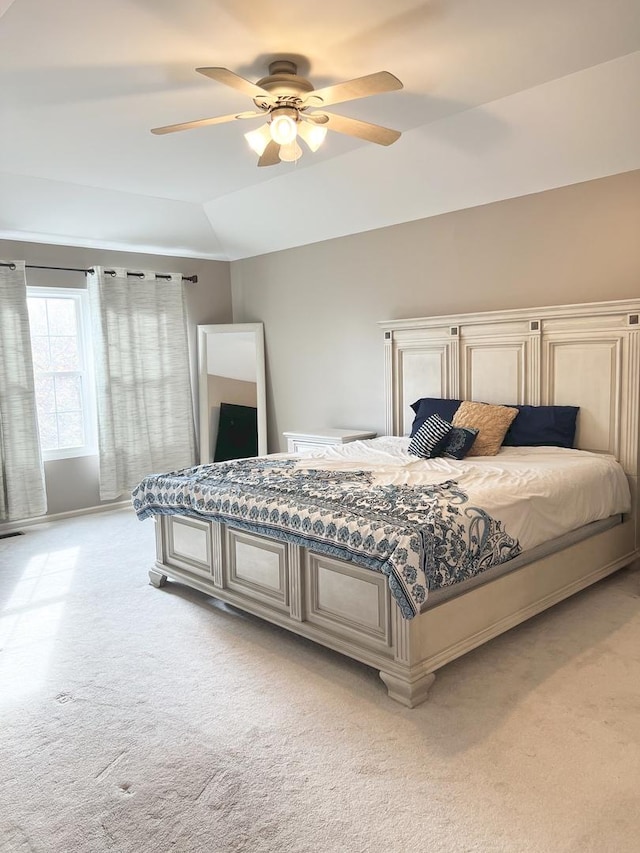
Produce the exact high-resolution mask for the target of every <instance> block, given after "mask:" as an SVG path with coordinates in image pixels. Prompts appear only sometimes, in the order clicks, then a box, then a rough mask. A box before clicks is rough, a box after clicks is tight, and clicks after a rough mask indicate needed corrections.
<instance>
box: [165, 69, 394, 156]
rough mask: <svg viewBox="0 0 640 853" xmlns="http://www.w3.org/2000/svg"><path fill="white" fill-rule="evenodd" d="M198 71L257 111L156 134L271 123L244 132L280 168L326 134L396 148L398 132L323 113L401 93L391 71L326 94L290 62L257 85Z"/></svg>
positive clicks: (173, 127) (229, 74)
mask: <svg viewBox="0 0 640 853" xmlns="http://www.w3.org/2000/svg"><path fill="white" fill-rule="evenodd" d="M196 71H198V72H199V73H200V74H204V76H205V77H210V78H211V79H212V80H216V81H217V82H218V83H224V84H225V85H226V86H231V88H233V89H237V90H238V91H239V92H242V94H243V95H248V96H249V97H250V98H251V99H252V100H253V103H254V105H255V107H256V109H255V110H253V111H249V112H241V113H233V114H231V115H226V116H216V117H214V118H203V119H199V120H197V121H186V122H183V123H182V124H169V125H166V126H165V127H154V128H153V129H152V131H151V133H156V134H163V133H175V131H178V130H191V129H192V128H194V127H204V126H205V125H208V124H222V123H223V122H227V121H233V120H234V119H253V118H266V124H264V125H262V126H261V127H260V128H258V130H253V131H250V132H249V133H245V138H246V139H247V142H248V143H249V145H250V146H251V148H252V149H253V150H254V151H255V152H256V153H257V154H258V157H259V159H258V166H275V165H276V164H277V163H280V162H281V161H285V162H293V161H295V160H297V159H298V158H299V157H300V156H301V154H302V149H301V148H300V146H299V145H298V141H297V140H298V137H300V138H301V139H303V140H304V142H305V143H306V144H307V146H308V147H309V149H310V150H311V151H317V150H318V148H319V147H320V145H321V144H322V142H323V141H324V138H325V136H326V133H327V129H329V130H335V131H337V132H338V133H345V134H347V135H348V136H357V137H358V138H359V139H364V140H366V141H367V142H375V143H377V144H378V145H391V144H392V143H393V142H395V141H396V140H397V139H398V138H399V137H400V131H398V130H391V129H390V128H388V127H382V126H380V125H378V124H370V123H369V122H366V121H360V120H359V119H354V118H347V117H346V116H342V115H335V114H334V113H329V112H327V111H326V110H325V109H324V108H325V107H327V106H330V105H331V104H340V103H344V102H345V101H353V100H356V99H357V98H367V97H369V96H370V95H378V94H381V93H382V92H392V91H394V90H396V89H402V83H401V82H400V80H398V78H397V77H394V76H393V74H390V73H389V72H388V71H378V72H377V73H376V74H368V75H367V76H366V77H357V78H356V79H355V80H348V81H346V82H344V83H336V84H335V85H334V86H326V87H325V88H323V89H314V88H313V85H312V84H311V83H310V82H309V80H307V79H306V78H305V77H299V76H298V73H297V72H298V67H297V65H296V63H295V62H292V61H290V60H288V59H278V60H275V61H274V62H271V63H270V65H269V75H268V76H267V77H263V78H262V79H261V80H258V82H257V83H252V82H251V81H250V80H246V79H245V78H244V77H240V76H239V75H238V74H235V73H234V72H233V71H230V70H229V69H228V68H196Z"/></svg>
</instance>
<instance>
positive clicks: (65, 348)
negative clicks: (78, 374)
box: [49, 337, 80, 370]
mask: <svg viewBox="0 0 640 853" xmlns="http://www.w3.org/2000/svg"><path fill="white" fill-rule="evenodd" d="M49 342H50V345H51V370H79V369H80V357H79V354H78V340H77V338H75V337H73V338H72V337H56V338H53V337H52V338H49Z"/></svg>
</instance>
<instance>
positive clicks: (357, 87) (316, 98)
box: [305, 71, 402, 107]
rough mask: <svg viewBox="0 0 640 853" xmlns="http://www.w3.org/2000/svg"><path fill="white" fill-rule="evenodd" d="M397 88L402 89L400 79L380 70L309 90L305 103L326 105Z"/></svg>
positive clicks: (312, 105) (311, 105)
mask: <svg viewBox="0 0 640 853" xmlns="http://www.w3.org/2000/svg"><path fill="white" fill-rule="evenodd" d="M396 89H402V83H401V82H400V80H398V78H397V77H394V76H393V74H390V73H389V72H388V71H378V72H377V73H376V74H367V75H366V77H356V79H355V80H347V81H346V82H345V83H336V85H335V86H326V87H325V88H324V89H316V90H315V91H313V92H309V94H308V95H307V97H306V98H305V104H307V103H308V104H309V106H310V107H314V106H318V107H320V106H323V107H324V106H330V105H331V104H342V103H344V102H345V101H355V100H356V98H367V97H369V95H379V94H381V93H382V92H393V91H394V90H396Z"/></svg>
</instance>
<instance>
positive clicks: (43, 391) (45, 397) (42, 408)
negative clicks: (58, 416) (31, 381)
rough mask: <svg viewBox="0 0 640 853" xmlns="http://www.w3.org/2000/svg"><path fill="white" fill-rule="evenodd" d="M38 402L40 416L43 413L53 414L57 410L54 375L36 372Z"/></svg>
mask: <svg viewBox="0 0 640 853" xmlns="http://www.w3.org/2000/svg"><path fill="white" fill-rule="evenodd" d="M36 404H37V406H38V417H40V415H41V414H43V415H44V414H51V413H52V412H55V410H56V398H55V394H54V384H53V376H43V375H42V374H36Z"/></svg>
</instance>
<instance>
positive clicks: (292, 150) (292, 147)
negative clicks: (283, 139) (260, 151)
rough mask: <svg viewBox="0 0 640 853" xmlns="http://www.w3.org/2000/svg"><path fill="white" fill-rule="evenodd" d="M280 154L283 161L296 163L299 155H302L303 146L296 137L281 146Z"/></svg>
mask: <svg viewBox="0 0 640 853" xmlns="http://www.w3.org/2000/svg"><path fill="white" fill-rule="evenodd" d="M279 156H280V159H281V160H282V162H283V163H295V161H296V160H297V159H298V158H299V157H302V148H300V146H299V145H298V143H297V142H296V141H295V139H294V140H293V142H289V143H288V144H287V145H281V146H280V153H279Z"/></svg>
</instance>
